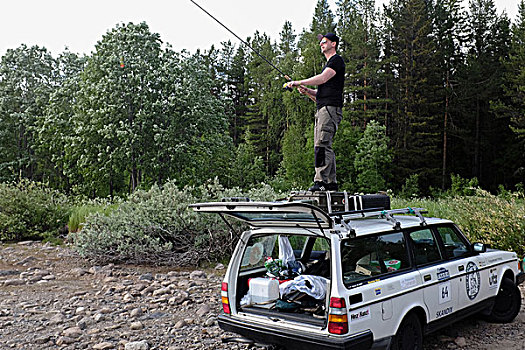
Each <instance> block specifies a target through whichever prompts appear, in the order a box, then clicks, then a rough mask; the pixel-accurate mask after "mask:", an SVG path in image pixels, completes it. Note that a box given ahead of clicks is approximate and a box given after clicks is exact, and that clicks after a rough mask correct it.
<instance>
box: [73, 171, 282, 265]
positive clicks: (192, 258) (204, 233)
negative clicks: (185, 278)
mask: <svg viewBox="0 0 525 350" xmlns="http://www.w3.org/2000/svg"><path fill="white" fill-rule="evenodd" d="M237 196H247V197H250V198H252V199H253V200H270V199H275V198H276V197H277V196H278V194H277V193H276V192H275V191H273V190H272V188H271V187H270V186H268V185H261V186H259V187H257V188H255V189H252V190H250V191H248V192H245V193H243V192H242V191H240V190H239V189H238V188H234V189H225V188H224V187H222V186H221V185H220V184H219V183H218V182H217V180H215V181H213V182H209V183H207V184H205V185H202V186H199V187H193V186H192V187H185V188H184V189H182V190H181V189H179V188H178V187H177V186H176V184H175V182H174V181H169V182H168V183H166V184H164V185H163V186H162V187H160V186H153V187H152V188H151V189H150V190H149V191H142V190H139V191H136V192H135V193H134V194H133V195H131V196H130V198H129V199H128V200H127V201H125V202H123V203H121V204H120V205H119V207H118V208H117V209H116V210H114V211H112V212H111V213H109V215H107V216H106V215H104V214H102V213H95V214H93V215H90V216H88V217H87V218H86V222H85V224H84V226H83V228H82V230H81V231H79V232H78V233H73V234H71V236H72V238H73V242H74V245H75V247H76V249H77V251H78V252H79V253H80V255H81V256H83V257H86V258H89V259H91V260H95V261H97V262H124V261H125V262H128V263H153V264H159V265H178V266H188V265H198V264H199V263H200V262H201V261H217V260H221V259H222V258H224V257H225V256H228V255H229V254H231V252H232V251H233V249H234V247H235V245H236V243H237V240H238V236H237V235H236V234H235V233H237V234H239V233H240V232H242V227H241V226H242V225H241V224H239V223H237V222H235V220H231V223H232V225H234V228H235V232H230V230H229V228H228V226H227V225H226V224H225V223H224V222H223V221H222V220H221V218H220V217H219V216H218V215H216V214H198V213H195V212H194V211H193V210H192V209H190V208H188V205H190V204H194V203H197V202H207V201H220V200H221V198H223V197H237Z"/></svg>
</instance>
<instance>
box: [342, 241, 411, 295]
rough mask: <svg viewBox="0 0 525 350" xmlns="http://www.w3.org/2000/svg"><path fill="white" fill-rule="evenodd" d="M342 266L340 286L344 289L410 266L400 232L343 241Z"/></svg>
mask: <svg viewBox="0 0 525 350" xmlns="http://www.w3.org/2000/svg"><path fill="white" fill-rule="evenodd" d="M341 263H342V267H343V283H344V284H345V286H347V287H350V286H352V285H354V284H356V283H359V282H361V281H364V280H366V279H369V278H371V277H375V276H383V275H388V274H393V273H396V272H397V271H400V270H403V269H406V268H409V267H410V262H409V259H408V253H407V246H406V242H405V238H404V236H403V233H401V232H394V233H388V234H383V235H379V236H367V237H358V238H353V239H348V240H344V241H343V242H342V244H341Z"/></svg>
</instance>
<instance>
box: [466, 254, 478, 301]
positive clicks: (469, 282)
mask: <svg viewBox="0 0 525 350" xmlns="http://www.w3.org/2000/svg"><path fill="white" fill-rule="evenodd" d="M465 282H466V287H467V296H468V298H469V299H470V300H474V299H475V298H476V297H477V296H478V293H479V287H480V285H481V278H480V276H479V271H478V267H477V266H476V264H474V263H473V262H472V261H471V262H469V263H468V264H467V277H466V278H465Z"/></svg>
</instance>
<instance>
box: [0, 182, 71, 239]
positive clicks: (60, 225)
mask: <svg viewBox="0 0 525 350" xmlns="http://www.w3.org/2000/svg"><path fill="white" fill-rule="evenodd" d="M70 210H71V205H70V203H69V201H68V199H67V197H66V196H65V195H64V194H62V193H60V192H58V191H56V190H52V189H50V188H48V187H46V186H45V185H44V184H42V183H37V182H32V181H30V180H25V179H22V180H20V181H19V182H17V183H0V240H3V241H20V240H24V239H51V238H52V237H55V236H57V235H58V234H59V232H60V231H61V230H63V229H64V228H65V226H66V223H67V219H68V217H69V213H70Z"/></svg>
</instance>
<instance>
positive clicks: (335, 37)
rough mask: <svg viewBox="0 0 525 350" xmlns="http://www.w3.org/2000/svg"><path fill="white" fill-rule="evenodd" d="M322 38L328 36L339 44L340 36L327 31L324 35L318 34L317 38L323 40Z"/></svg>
mask: <svg viewBox="0 0 525 350" xmlns="http://www.w3.org/2000/svg"><path fill="white" fill-rule="evenodd" d="M322 38H327V39H328V40H330V41H333V42H335V43H338V44H339V37H338V36H337V35H335V34H334V33H326V34H324V35H323V34H317V40H321V39H322Z"/></svg>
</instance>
